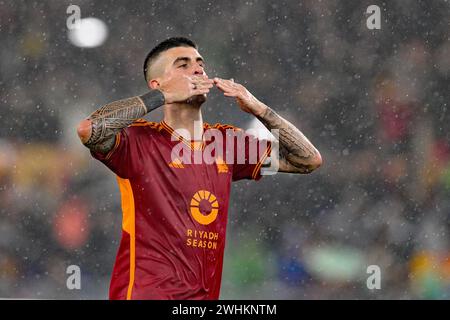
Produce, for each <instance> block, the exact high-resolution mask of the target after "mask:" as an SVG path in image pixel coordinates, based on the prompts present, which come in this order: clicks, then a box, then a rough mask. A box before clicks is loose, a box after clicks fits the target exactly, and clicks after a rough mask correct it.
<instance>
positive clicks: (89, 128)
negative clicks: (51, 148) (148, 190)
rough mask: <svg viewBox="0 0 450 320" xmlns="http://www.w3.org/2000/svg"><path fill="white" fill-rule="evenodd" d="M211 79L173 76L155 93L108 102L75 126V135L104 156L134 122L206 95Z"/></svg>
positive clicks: (210, 85)
mask: <svg viewBox="0 0 450 320" xmlns="http://www.w3.org/2000/svg"><path fill="white" fill-rule="evenodd" d="M211 87H212V80H209V79H207V77H204V76H193V77H186V76H180V77H173V78H170V79H168V80H167V81H166V82H164V84H162V85H161V86H159V87H158V89H157V90H152V91H150V92H148V93H146V94H144V95H141V96H136V97H131V98H127V99H123V100H119V101H115V102H111V103H108V104H107V105H105V106H103V107H101V108H100V109H98V110H96V111H95V112H94V113H92V114H91V115H90V116H89V117H88V118H87V119H85V120H83V121H81V122H80V123H79V124H78V128H77V129H78V130H77V131H78V136H79V137H80V140H81V142H82V143H83V144H84V145H85V146H86V147H88V148H89V149H91V150H93V151H96V152H100V153H103V154H106V153H108V152H109V151H110V150H111V149H112V147H113V146H114V144H115V141H116V133H117V132H119V131H120V130H122V129H123V128H126V127H127V126H128V125H130V124H131V123H132V122H133V121H135V120H136V119H139V118H141V117H143V116H144V115H145V114H147V113H148V112H150V111H152V110H154V109H156V108H158V107H160V106H162V105H164V104H171V103H177V102H182V101H186V100H188V99H189V98H191V97H192V96H195V95H200V94H206V93H208V92H209V89H210V88H211Z"/></svg>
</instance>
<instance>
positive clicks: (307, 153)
mask: <svg viewBox="0 0 450 320" xmlns="http://www.w3.org/2000/svg"><path fill="white" fill-rule="evenodd" d="M257 118H258V119H259V120H260V121H261V122H262V123H263V124H264V125H265V126H266V127H267V129H269V130H271V129H278V133H279V137H278V139H279V147H280V158H279V169H278V171H281V172H290V173H310V172H312V171H313V170H315V169H317V168H318V167H319V166H320V165H321V164H322V157H321V155H320V153H319V151H318V150H317V149H316V148H315V147H314V146H313V145H312V143H311V142H310V141H309V140H308V138H306V137H305V135H304V134H303V133H302V132H301V131H300V130H299V129H297V128H296V127H295V126H294V125H293V124H291V123H290V122H289V121H287V120H286V119H284V118H283V117H281V116H280V115H278V114H277V113H276V112H275V111H273V110H272V109H271V108H269V107H267V106H266V110H265V111H264V112H263V113H262V114H261V115H258V116H257Z"/></svg>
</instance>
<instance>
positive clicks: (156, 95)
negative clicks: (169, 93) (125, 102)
mask: <svg viewBox="0 0 450 320" xmlns="http://www.w3.org/2000/svg"><path fill="white" fill-rule="evenodd" d="M139 98H141V100H142V102H143V103H144V106H145V108H146V109H147V113H148V112H150V111H152V110H155V109H157V108H159V107H161V106H163V105H164V104H165V102H166V97H165V96H164V93H163V92H162V91H160V90H158V89H155V90H151V91H150V92H147V93H145V94H143V95H141V96H139Z"/></svg>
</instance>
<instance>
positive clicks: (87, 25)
mask: <svg viewBox="0 0 450 320" xmlns="http://www.w3.org/2000/svg"><path fill="white" fill-rule="evenodd" d="M107 37H108V27H107V26H106V24H105V23H104V22H103V21H102V20H100V19H97V18H93V17H89V18H84V19H81V20H80V23H79V25H78V26H77V27H76V28H73V29H72V30H69V40H70V42H72V44H73V45H75V46H77V47H82V48H94V47H98V46H101V45H102V44H103V43H104V42H105V40H106V38H107Z"/></svg>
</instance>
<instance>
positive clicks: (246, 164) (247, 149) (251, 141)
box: [233, 130, 272, 181]
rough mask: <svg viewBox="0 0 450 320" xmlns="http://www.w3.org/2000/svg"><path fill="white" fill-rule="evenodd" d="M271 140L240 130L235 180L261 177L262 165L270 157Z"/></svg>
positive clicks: (235, 156)
mask: <svg viewBox="0 0 450 320" xmlns="http://www.w3.org/2000/svg"><path fill="white" fill-rule="evenodd" d="M271 147H272V146H271V142H270V141H269V140H266V139H258V138H256V137H255V136H253V135H250V134H246V133H245V132H244V131H243V130H239V133H238V134H237V136H236V140H235V148H234V149H235V152H234V164H233V181H238V180H242V179H253V180H259V179H261V177H262V175H261V166H262V165H263V163H264V161H265V160H266V159H267V157H270V152H271Z"/></svg>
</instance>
